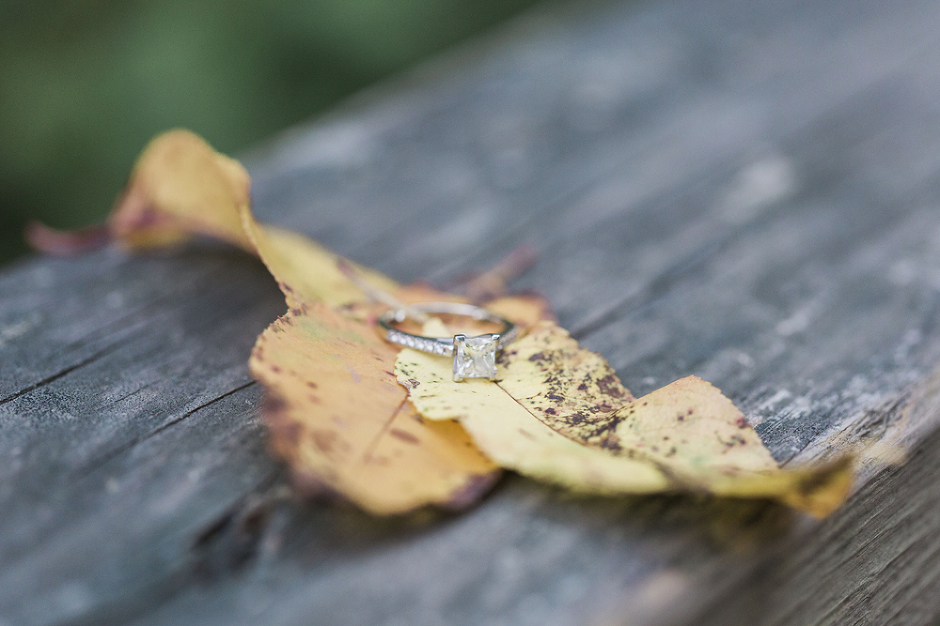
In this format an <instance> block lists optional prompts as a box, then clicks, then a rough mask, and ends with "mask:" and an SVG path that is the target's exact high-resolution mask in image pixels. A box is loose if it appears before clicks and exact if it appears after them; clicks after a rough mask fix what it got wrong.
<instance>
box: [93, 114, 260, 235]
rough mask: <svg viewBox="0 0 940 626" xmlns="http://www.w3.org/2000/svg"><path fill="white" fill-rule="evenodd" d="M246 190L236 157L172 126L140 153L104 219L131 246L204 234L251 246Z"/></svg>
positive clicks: (245, 179) (246, 181)
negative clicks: (244, 224) (244, 210)
mask: <svg viewBox="0 0 940 626" xmlns="http://www.w3.org/2000/svg"><path fill="white" fill-rule="evenodd" d="M249 190H250V179H249V177H248V172H246V171H245V168H243V167H242V165H241V164H240V163H239V162H238V161H236V160H234V159H231V158H229V157H227V156H225V155H223V154H219V153H218V152H216V151H215V150H213V149H212V148H211V147H210V146H209V145H208V144H207V143H206V142H204V141H203V140H202V139H201V138H200V137H199V136H197V135H195V134H193V133H191V132H189V131H186V130H173V131H169V132H167V133H163V134H162V135H158V136H157V137H156V138H154V139H153V140H152V141H151V142H150V143H149V144H148V145H147V147H146V148H145V149H144V151H143V152H142V153H141V155H140V157H138V159H137V164H136V165H135V166H134V171H133V172H132V173H131V177H130V181H129V182H128V184H127V188H126V189H125V191H124V194H123V195H122V197H121V199H120V200H119V201H118V203H117V205H116V206H115V209H114V211H113V213H112V214H111V217H110V218H109V220H108V224H109V226H110V229H111V234H112V236H113V237H114V238H115V239H116V240H117V241H118V242H120V243H122V244H123V245H124V246H126V247H128V248H132V249H143V248H155V247H162V246H167V245H172V244H176V243H179V242H182V241H185V240H186V239H188V238H189V237H190V236H192V235H206V236H209V237H215V238H217V239H221V240H223V241H227V242H229V243H232V244H234V245H236V246H239V247H241V248H243V249H245V250H248V251H249V252H254V246H252V244H251V242H250V241H249V240H248V237H247V236H246V235H245V231H244V229H243V228H242V221H241V220H242V218H241V209H242V208H243V207H247V206H249V203H250V194H249Z"/></svg>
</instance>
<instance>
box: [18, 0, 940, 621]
mask: <svg viewBox="0 0 940 626" xmlns="http://www.w3.org/2000/svg"><path fill="white" fill-rule="evenodd" d="M938 29H940V5H937V3H935V2H929V1H927V0H911V1H907V2H897V3H883V2H876V1H875V0H862V1H858V0H855V1H853V2H849V0H830V1H828V2H816V3H813V2H800V1H796V0H775V1H773V2H770V1H764V0H759V1H753V0H751V1H747V2H745V1H744V0H709V1H708V2H705V3H703V2H694V1H693V0H662V1H658V2H632V3H593V4H578V5H576V6H574V5H557V6H549V7H545V8H542V9H540V10H539V11H536V12H533V13H531V14H529V15H528V16H525V17H524V18H523V19H521V20H519V21H517V22H516V23H514V24H512V25H510V26H509V27H507V28H505V29H504V30H503V31H501V32H500V33H497V34H495V35H494V36H492V37H490V38H489V39H488V40H486V41H480V42H476V43H474V44H473V45H471V46H469V47H467V48H466V49H463V50H460V51H457V52H455V53H454V54H452V55H450V56H449V57H447V58H443V59H441V60H439V61H436V62H434V63H431V64H428V65H426V66H424V67H422V68H420V69H419V70H417V71H416V72H414V73H413V74H412V75H410V76H407V77H403V78H401V79H398V80H396V81H393V82H392V83H390V84H388V85H384V86H381V87H379V88H376V89H374V90H372V91H371V92H369V93H367V94H364V95H363V96H362V97H360V98H358V99H357V100H356V101H354V102H350V103H348V104H347V105H346V106H345V107H343V108H342V109H341V110H339V111H337V112H336V113H335V114H333V115H331V116H329V117H327V118H325V119H322V120H317V121H315V122H313V123H311V124H310V125H309V126H306V127H302V128H297V129H294V130H292V131H290V132H288V133H286V134H285V135H284V136H283V137H278V138H274V139H272V141H271V142H269V143H268V144H267V145H265V146H261V147H259V148H258V149H257V150H255V151H253V152H252V153H250V154H248V155H246V160H247V163H248V164H249V168H250V170H251V172H252V174H253V176H254V179H255V184H254V189H253V193H254V198H255V203H256V208H257V211H258V213H259V215H261V216H262V218H264V219H267V220H270V221H274V222H277V223H280V224H284V225H287V226H291V227H294V228H297V229H299V230H302V231H304V232H307V233H309V234H311V235H312V236H314V237H316V238H317V239H319V240H321V241H323V242H324V243H326V244H327V245H329V246H331V247H333V248H334V249H336V250H337V251H339V252H341V253H343V254H345V255H348V256H350V257H351V258H354V259H356V260H358V261H362V262H365V263H368V264H370V265H373V266H375V267H377V268H379V269H381V270H383V271H385V272H387V273H389V274H391V275H393V276H395V277H396V278H398V279H400V280H403V281H408V280H412V279H416V278H420V277H430V278H432V279H434V280H435V281H437V282H439V283H441V284H446V283H447V282H448V281H451V280H453V279H455V278H456V277H457V276H458V275H460V274H461V273H464V272H467V271H472V270H474V269H481V268H483V267H486V266H487V265H489V264H490V263H491V262H492V261H493V260H495V259H496V258H498V257H500V256H501V255H502V254H504V253H506V252H508V251H509V250H511V249H512V248H514V247H515V246H517V245H519V244H520V243H523V242H528V243H530V244H532V245H533V246H534V247H536V248H537V249H538V250H539V251H540V253H541V258H540V261H539V263H538V265H537V266H536V267H535V268H534V269H533V270H532V271H530V272H529V273H528V274H526V275H525V276H523V277H521V278H520V279H519V280H518V281H517V283H516V285H515V286H517V287H520V288H537V289H539V290H541V291H542V292H544V293H545V294H547V295H548V296H549V297H550V299H551V300H552V302H553V303H554V304H555V305H556V307H557V311H558V315H559V318H560V320H561V321H562V323H563V324H564V325H565V326H566V327H568V328H570V329H572V331H573V333H574V334H575V335H576V336H577V337H578V338H579V339H580V340H581V341H582V342H583V343H584V344H585V345H587V346H589V347H591V348H592V349H595V350H598V351H600V352H602V353H603V354H605V355H606V356H607V357H608V358H609V359H610V360H611V363H612V364H613V365H614V366H615V367H616V368H617V371H618V373H619V374H620V376H621V378H622V379H623V380H624V382H625V383H626V384H627V385H628V386H629V387H630V388H631V389H632V390H633V391H634V393H637V394H640V393H646V392H648V391H650V390H652V389H655V388H657V387H659V386H661V385H663V384H666V383H668V382H670V381H671V380H674V379H676V378H679V377H681V376H684V375H687V374H698V375H700V376H702V377H704V378H706V379H708V380H711V381H712V382H714V383H715V384H716V385H718V386H719V387H720V388H721V389H723V390H724V391H725V392H726V393H727V394H728V395H729V396H730V397H731V398H732V399H733V400H734V401H735V402H736V403H738V404H739V406H741V407H742V408H743V409H744V411H745V413H746V415H747V416H748V419H749V420H751V422H752V423H753V424H755V426H756V428H757V430H758V432H759V434H760V435H761V437H762V439H763V440H764V441H765V443H766V444H767V445H768V447H769V448H770V450H771V452H772V453H773V454H774V456H775V457H776V458H777V459H778V460H779V461H781V462H782V463H798V462H805V461H809V460H813V459H818V458H821V457H824V456H825V455H826V454H829V453H831V452H832V451H833V450H843V449H846V448H847V447H848V446H851V445H853V444H854V443H857V442H859V441H867V442H872V441H880V442H883V443H885V444H890V445H892V446H895V447H898V448H903V449H908V450H910V451H912V456H911V460H910V462H909V463H908V464H906V465H904V466H903V467H899V468H888V469H885V468H882V467H879V466H877V465H876V464H874V463H870V462H866V463H865V464H863V467H862V474H861V476H862V478H861V480H860V481H859V485H858V488H857V492H856V493H855V495H854V496H853V497H852V499H851V500H850V502H849V503H848V504H847V505H846V506H845V507H844V508H843V509H841V510H840V511H839V512H838V513H836V514H835V515H834V516H832V517H831V518H830V519H828V520H826V521H824V522H822V523H815V522H812V521H810V520H808V519H805V518H803V517H801V516H798V515H795V514H793V513H792V512H790V511H788V510H786V509H784V508H782V507H779V506H775V505H771V504H767V503H761V502H740V501H717V500H710V499H702V498H693V497H647V498H617V499H609V500H604V499H585V498H578V497H574V496H571V495H569V494H565V493H563V492H560V491H557V490H554V489H551V488H547V487H544V486H541V485H537V484H534V483H532V482H530V481H527V480H525V479H522V478H519V477H509V478H507V479H506V480H504V481H503V482H502V483H501V484H500V485H499V486H498V488H497V489H496V491H495V492H494V493H493V494H492V495H491V496H490V497H488V498H487V499H486V500H485V501H484V502H483V503H482V504H481V505H480V506H478V507H477V508H475V509H474V510H473V511H471V512H468V513H465V514H463V515H457V516H454V515H448V514H443V513H439V512H433V511H426V512H421V513H418V514H415V515H412V516H406V517H403V518H400V519H394V520H376V519H371V518H369V517H367V516H364V515H362V514H360V513H358V512H356V511H352V510H349V509H347V508H344V507H342V506H328V505H325V504H322V503H321V504H318V503H307V502H301V501H299V500H297V499H296V498H295V497H294V496H293V495H292V493H291V491H290V488H289V486H288V485H287V483H286V481H285V479H284V476H283V474H282V472H281V470H280V468H279V466H278V465H277V463H276V462H274V461H273V460H272V459H271V458H270V457H269V456H268V455H267V453H266V452H265V436H266V435H265V432H264V428H263V424H261V422H260V419H259V416H258V413H257V410H258V407H259V404H260V400H261V391H260V389H259V388H258V386H257V385H255V384H254V383H253V382H252V381H251V379H250V377H249V375H248V373H247V368H246V366H245V361H246V359H247V355H248V352H249V350H250V347H251V345H252V342H253V340H254V337H255V336H256V335H257V333H258V332H260V331H261V330H262V329H263V328H264V326H265V325H266V324H267V323H269V322H270V321H271V320H272V319H274V318H275V317H276V316H277V315H278V314H279V313H281V312H282V310H283V308H284V306H283V300H282V299H281V297H280V295H279V294H278V293H277V290H276V288H275V286H274V285H273V284H272V281H271V280H270V278H269V277H268V275H267V274H266V272H265V271H264V269H263V268H262V267H261V266H260V265H259V264H258V263H257V262H256V261H254V260H252V259H249V258H247V257H246V256H244V255H241V254H240V253H237V252H234V251H231V250H227V249H225V248H223V247H219V246H213V245H199V246H193V247H191V248H189V249H187V250H185V251H179V252H174V253H167V254H160V255H154V256H144V257H128V256H125V255H123V254H121V253H120V252H118V251H115V250H106V251H101V252H98V253H94V254H90V255H88V256H85V257H82V258H79V259H72V260H67V261H65V260H58V259H48V258H38V257H33V258H30V259H27V260H25V261H22V262H20V263H18V264H17V265H15V266H12V267H9V268H7V269H6V270H5V271H4V272H3V273H2V274H0V458H2V459H3V460H4V463H2V464H0V624H3V625H4V626H6V625H7V624H11V625H12V624H15V625H19V624H28V625H33V624H37V625H38V624H105V623H134V624H155V625H156V624H176V623H204V624H220V625H221V624H226V625H228V624H257V623H265V624H299V623H311V622H312V623H317V624H343V625H350V626H351V625H359V624H362V625H366V624H385V625H389V626H391V625H394V624H409V625H424V624H429V625H430V624H443V623H446V624H540V625H554V624H559V625H561V624H597V623H613V624H650V625H653V624H693V623H694V624H739V623H749V624H750V623H752V624H768V625H769V624H774V625H784V624H855V623H863V624H927V623H931V621H932V620H936V619H937V618H938V617H940V595H938V594H937V593H936V589H937V588H938V584H940V532H938V531H940V513H938V511H940V506H938V505H940V488H938V487H937V484H938V479H940V433H938V429H937V426H938V421H940V410H938V409H940V407H938V403H940V378H938V373H937V372H938V366H940V328H938V326H937V322H938V317H940V148H938V146H940V97H938V96H940V79H938V76H940V75H938V74H937V72H936V68H937V67H940V46H937V45H936V33H937V32H938Z"/></svg>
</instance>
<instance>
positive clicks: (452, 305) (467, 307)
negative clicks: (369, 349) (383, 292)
mask: <svg viewBox="0 0 940 626" xmlns="http://www.w3.org/2000/svg"><path fill="white" fill-rule="evenodd" d="M413 311H418V312H421V313H441V314H446V315H459V316H461V317H471V318H473V319H475V320H477V321H481V322H482V321H487V322H495V323H497V324H502V325H503V328H502V329H501V330H500V331H499V333H495V334H498V335H499V348H500V349H502V348H503V347H505V346H506V344H508V343H510V342H511V341H512V340H513V339H515V338H516V334H517V333H518V329H517V328H516V325H515V324H513V323H512V322H511V321H509V320H508V319H506V318H505V317H503V316H501V315H497V314H496V313H493V312H492V311H488V310H487V309H484V308H483V307H479V306H475V305H473V304H466V303H463V302H421V303H418V304H412V305H410V306H409V308H407V309H392V310H390V311H387V312H386V313H384V314H383V315H382V316H381V317H379V319H378V323H379V326H381V327H382V328H384V329H385V339H386V340H387V341H390V342H392V343H397V344H400V345H403V346H405V347H408V348H413V349H415V350H420V351H422V352H430V353H432V354H439V355H441V356H453V355H454V340H453V337H425V336H424V335H414V334H412V333H406V332H405V331H403V330H399V329H397V328H395V327H393V326H392V324H395V323H401V322H404V321H405V320H406V319H407V318H408V316H409V314H411V313H412V312H413Z"/></svg>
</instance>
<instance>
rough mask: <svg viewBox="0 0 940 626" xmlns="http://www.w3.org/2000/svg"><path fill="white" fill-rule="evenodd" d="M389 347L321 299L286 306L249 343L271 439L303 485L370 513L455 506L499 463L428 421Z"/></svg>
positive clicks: (485, 486)
mask: <svg viewBox="0 0 940 626" xmlns="http://www.w3.org/2000/svg"><path fill="white" fill-rule="evenodd" d="M396 356H397V351H396V350H394V349H393V348H392V347H391V346H389V345H388V344H387V343H385V342H384V341H381V340H380V339H379V338H378V337H377V336H376V334H375V332H374V330H373V329H372V328H371V327H370V326H369V325H367V324H365V323H363V322H360V321H357V320H353V319H350V318H348V317H344V316H343V315H341V314H339V313H338V312H336V311H335V310H334V309H333V308H331V307H330V306H327V305H325V304H322V303H321V304H310V305H302V306H301V307H300V308H295V309H292V310H291V311H289V312H288V314H287V315H285V316H283V317H282V318H280V319H279V320H277V321H276V322H274V323H273V324H272V325H271V326H269V327H268V328H267V330H265V331H264V332H263V333H262V334H261V336H260V337H259V338H258V341H257V343H256V344H255V348H254V350H253V351H252V354H251V359H250V361H249V366H250V368H251V373H252V375H253V376H254V377H255V378H256V379H258V380H259V381H261V382H262V383H263V384H264V386H265V388H266V389H268V401H267V404H266V407H265V417H266V419H267V421H268V424H269V425H270V428H271V433H272V445H273V447H274V449H275V451H276V452H277V454H278V455H279V456H280V457H282V458H283V459H285V460H286V461H287V463H288V466H289V467H290V468H291V472H292V474H293V476H294V478H295V484H297V485H298V487H299V488H300V489H301V490H302V491H304V492H305V493H308V494H310V493H314V494H319V493H323V492H327V493H335V494H339V495H342V496H343V497H344V498H346V499H348V500H351V501H352V502H354V503H355V504H357V505H358V506H359V507H361V508H363V509H364V510H366V511H369V512H371V513H375V514H383V515H384V514H391V513H402V512H406V511H410V510H413V509H415V508H418V507H421V506H423V505H425V504H437V505H441V506H444V507H449V508H463V507H465V506H467V505H468V504H470V503H472V502H474V501H476V500H477V499H478V498H479V497H480V496H481V495H482V494H483V493H485V492H486V491H488V490H489V488H490V485H492V483H493V482H494V480H495V479H496V477H497V476H498V475H499V469H498V467H497V466H496V465H494V464H493V463H492V462H491V461H490V460H489V459H488V458H486V457H485V456H483V455H482V454H481V453H480V452H479V450H477V448H476V446H475V445H474V444H473V442H472V441H471V440H470V438H469V437H468V436H467V434H466V432H465V431H464V430H463V429H462V428H461V427H460V426H459V425H457V424H456V423H454V422H450V421H443V422H431V423H427V422H424V421H423V420H421V418H420V417H419V416H418V415H417V414H416V413H415V410H414V407H413V406H412V405H411V403H410V402H408V394H407V393H406V392H405V389H404V388H403V387H401V386H399V385H397V384H396V383H395V380H394V378H393V377H392V376H390V374H389V372H390V371H391V370H392V368H394V364H395V357H396Z"/></svg>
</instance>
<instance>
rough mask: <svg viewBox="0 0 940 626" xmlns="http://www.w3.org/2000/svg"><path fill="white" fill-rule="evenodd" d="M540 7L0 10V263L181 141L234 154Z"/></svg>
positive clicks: (106, 205)
mask: <svg viewBox="0 0 940 626" xmlns="http://www.w3.org/2000/svg"><path fill="white" fill-rule="evenodd" d="M537 1H538V0H283V1H280V2H277V1H268V2H265V1H264V0H123V1H118V0H110V1H108V0H58V1H52V0H0V264H2V263H5V262H8V261H9V260H11V259H13V258H15V257H17V256H18V255H21V254H24V253H25V252H26V246H25V244H24V243H23V241H22V230H23V226H24V224H25V223H26V221H27V220H28V219H31V218H32V219H38V220H41V221H43V222H45V223H47V224H48V225H50V226H53V227H57V228H75V227H78V226H82V225H87V224H90V223H93V222H97V221H100V220H102V219H103V218H104V217H105V216H106V215H107V212H108V211H109V209H110V208H111V204H112V202H113V201H114V198H115V197H116V195H117V193H118V192H119V191H120V188H121V187H122V185H123V183H124V181H125V178H126V176H127V174H128V172H129V169H130V167H131V165H132V164H133V161H134V158H135V156H136V155H137V153H138V152H139V151H140V150H141V148H143V146H144V144H145V143H146V142H147V140H148V139H150V138H151V137H152V136H153V135H155V134H156V133H158V132H160V131H162V130H166V129H168V128H172V127H177V126H182V127H186V128H190V129H192V130H194V131H196V132H197V133H199V134H201V135H202V136H204V137H205V138H206V139H208V141H209V142H210V143H211V144H213V145H214V146H215V147H216V148H217V149H219V150H221V151H223V152H228V153H232V152H237V151H238V150H240V149H242V148H245V147H247V146H249V145H251V144H252V143H253V142H255V141H258V140H260V139H262V138H264V137H266V136H269V135H271V134H272V133H274V132H276V131H277V130H279V129H282V128H284V127H286V126H289V125H290V124H293V123H296V122H299V121H301V120H304V119H306V118H308V117H310V116H312V115H314V114H316V113H317V112H320V111H323V110H324V109H326V108H328V107H330V106H331V105H333V104H335V103H336V102H337V101H338V100H340V99H341V98H343V97H345V96H347V95H349V94H350V93H352V92H354V91H356V90H358V89H361V88H362V87H364V86H366V85H368V84H370V83H372V82H374V81H376V80H377V79H380V78H382V77H384V76H386V75H388V74H390V73H393V72H396V71H400V70H402V69H403V68H405V67H407V66H409V65H411V64H414V63H415V62H417V61H420V60H422V59H424V58H426V57H428V56H430V55H432V54H433V53H435V52H437V51H439V50H441V49H443V48H446V47H447V46H450V45H453V44H454V43H456V42H458V41H460V40H462V39H465V38H467V37H469V36H470V35H473V34H474V33H477V32H479V31H481V30H483V29H485V28H487V27H490V26H492V25H494V24H496V23H498V22H499V21H501V20H504V19H506V18H508V17H510V16H512V15H514V14H516V13H518V12H519V11H520V10H522V9H524V8H526V7H528V6H530V5H532V4H535V3H536V2H537Z"/></svg>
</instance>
